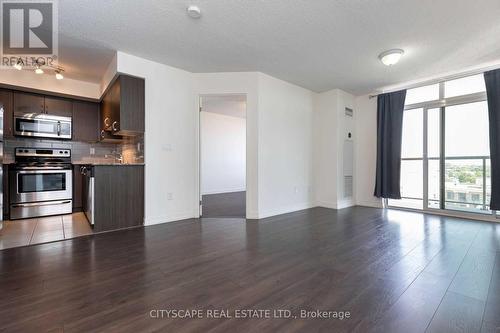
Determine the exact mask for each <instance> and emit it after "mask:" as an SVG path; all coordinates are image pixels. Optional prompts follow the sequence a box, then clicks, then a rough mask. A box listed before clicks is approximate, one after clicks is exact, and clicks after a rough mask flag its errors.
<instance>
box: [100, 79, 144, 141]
mask: <svg viewBox="0 0 500 333" xmlns="http://www.w3.org/2000/svg"><path fill="white" fill-rule="evenodd" d="M101 130H102V136H103V137H104V136H105V134H106V133H105V132H108V133H110V134H112V135H120V136H136V135H141V134H143V133H144V79H140V78H136V77H132V76H127V75H120V76H118V78H117V79H116V80H115V81H114V82H113V83H112V84H111V86H110V87H109V88H108V90H107V92H106V93H105V94H104V96H103V98H102V101H101Z"/></svg>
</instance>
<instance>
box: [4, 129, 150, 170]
mask: <svg viewBox="0 0 500 333" xmlns="http://www.w3.org/2000/svg"><path fill="white" fill-rule="evenodd" d="M3 144H4V147H3V150H4V156H3V158H4V162H3V163H4V164H9V163H14V149H15V148H16V147H28V148H30V147H35V148H65V149H71V162H72V163H73V164H87V163H113V162H115V159H116V158H117V157H119V155H120V154H121V155H122V156H123V162H124V163H144V138H143V137H142V136H140V137H130V138H126V139H125V140H124V141H123V142H122V143H104V142H97V143H87V142H76V141H58V140H50V139H31V138H14V139H6V140H5V141H4V143H3ZM92 153H93V154H92Z"/></svg>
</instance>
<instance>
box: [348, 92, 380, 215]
mask: <svg viewBox="0 0 500 333" xmlns="http://www.w3.org/2000/svg"><path fill="white" fill-rule="evenodd" d="M354 103H355V107H354V108H355V110H354V124H355V131H356V140H355V141H354V142H355V160H356V163H355V177H354V184H355V195H356V204H358V205H361V206H372V207H382V201H381V200H380V199H378V198H376V197H375V196H373V190H374V188H375V171H376V158H377V99H376V98H372V99H370V98H369V96H368V95H365V96H359V97H356V99H355V102H354Z"/></svg>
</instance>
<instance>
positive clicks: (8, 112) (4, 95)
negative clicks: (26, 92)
mask: <svg viewBox="0 0 500 333" xmlns="http://www.w3.org/2000/svg"><path fill="white" fill-rule="evenodd" d="M12 98H13V94H12V91H10V90H3V89H1V90H0V108H3V137H4V139H9V138H12V137H14V129H13V121H14V110H13V108H12Z"/></svg>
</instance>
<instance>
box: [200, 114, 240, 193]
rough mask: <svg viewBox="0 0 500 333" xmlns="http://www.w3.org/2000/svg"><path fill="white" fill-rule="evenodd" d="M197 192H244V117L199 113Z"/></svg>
mask: <svg viewBox="0 0 500 333" xmlns="http://www.w3.org/2000/svg"><path fill="white" fill-rule="evenodd" d="M200 128H201V193H202V194H213V193H227V192H238V191H245V178H246V174H245V173H246V170H245V163H246V159H245V155H246V120H245V118H240V117H232V116H227V115H222V114H219V113H213V112H200Z"/></svg>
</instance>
